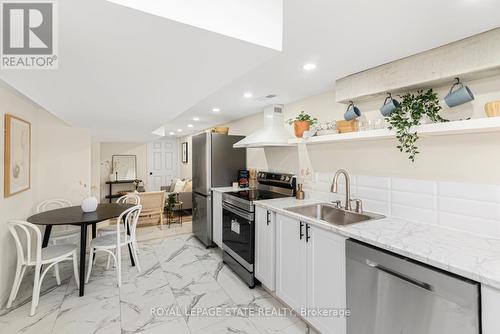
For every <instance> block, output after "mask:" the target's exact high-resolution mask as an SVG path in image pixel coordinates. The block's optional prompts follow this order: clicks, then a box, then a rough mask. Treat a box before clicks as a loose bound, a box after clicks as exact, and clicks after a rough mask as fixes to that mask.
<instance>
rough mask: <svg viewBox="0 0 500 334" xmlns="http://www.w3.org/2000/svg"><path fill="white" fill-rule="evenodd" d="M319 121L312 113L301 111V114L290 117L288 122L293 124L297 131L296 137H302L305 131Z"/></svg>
mask: <svg viewBox="0 0 500 334" xmlns="http://www.w3.org/2000/svg"><path fill="white" fill-rule="evenodd" d="M317 122H318V119H317V118H313V117H312V116H311V115H308V114H306V113H305V112H304V111H301V112H300V114H298V115H297V117H295V118H290V119H289V120H288V124H289V125H292V124H293V128H294V131H295V137H297V138H302V136H303V135H304V131H309V129H310V128H311V126H314V125H315V124H316V123H317Z"/></svg>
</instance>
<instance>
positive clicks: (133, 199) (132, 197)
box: [97, 194, 141, 236]
mask: <svg viewBox="0 0 500 334" xmlns="http://www.w3.org/2000/svg"><path fill="white" fill-rule="evenodd" d="M116 203H119V204H133V205H139V204H141V198H140V197H139V196H138V195H136V194H127V195H123V196H122V197H120V198H118V199H117V200H116ZM120 228H122V229H123V225H120ZM121 232H123V231H121ZM115 233H116V226H114V225H108V226H104V227H101V228H100V229H99V230H98V231H97V235H98V236H103V235H106V234H115Z"/></svg>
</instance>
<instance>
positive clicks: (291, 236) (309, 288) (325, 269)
mask: <svg viewBox="0 0 500 334" xmlns="http://www.w3.org/2000/svg"><path fill="white" fill-rule="evenodd" d="M345 240H346V239H345V238H344V237H341V236H338V235H336V234H335V233H333V232H328V231H326V230H322V229H320V228H316V227H314V226H311V225H309V224H306V223H303V222H300V221H298V220H295V219H293V218H289V217H287V216H284V215H281V214H276V295H277V296H278V297H279V298H281V299H282V300H283V301H284V302H285V303H287V304H288V305H289V306H290V307H292V308H293V309H294V310H295V311H296V312H297V313H299V314H300V315H302V316H303V317H304V318H305V319H306V320H307V321H309V322H310V323H311V324H312V325H313V326H314V327H316V328H317V329H318V330H320V331H321V333H323V334H345V333H346V319H345V318H344V317H343V316H340V317H339V316H338V312H343V311H344V310H345V307H346V279H345V271H346V270H345Z"/></svg>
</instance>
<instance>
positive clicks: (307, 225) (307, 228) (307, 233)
mask: <svg viewBox="0 0 500 334" xmlns="http://www.w3.org/2000/svg"><path fill="white" fill-rule="evenodd" d="M310 228H311V226H309V224H306V242H309V239H311V236H310V235H309V229H310Z"/></svg>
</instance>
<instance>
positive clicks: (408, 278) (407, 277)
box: [366, 260, 434, 292]
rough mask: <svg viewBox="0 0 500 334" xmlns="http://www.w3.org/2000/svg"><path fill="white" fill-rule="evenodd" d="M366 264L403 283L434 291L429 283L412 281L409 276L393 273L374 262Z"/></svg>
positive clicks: (367, 261)
mask: <svg viewBox="0 0 500 334" xmlns="http://www.w3.org/2000/svg"><path fill="white" fill-rule="evenodd" d="M366 264H367V265H368V266H370V267H372V268H375V269H378V270H380V271H382V272H384V273H386V274H388V275H391V276H394V277H396V278H399V279H400V280H403V281H406V282H408V283H410V284H413V285H416V286H418V287H419V288H422V289H425V290H427V291H431V292H432V291H433V290H434V289H433V288H432V285H430V284H429V283H425V282H422V281H419V280H417V279H414V278H412V277H410V276H407V275H405V274H402V273H399V272H397V271H394V270H392V269H389V268H387V267H384V266H382V265H380V264H378V263H376V262H373V261H370V260H366Z"/></svg>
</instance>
